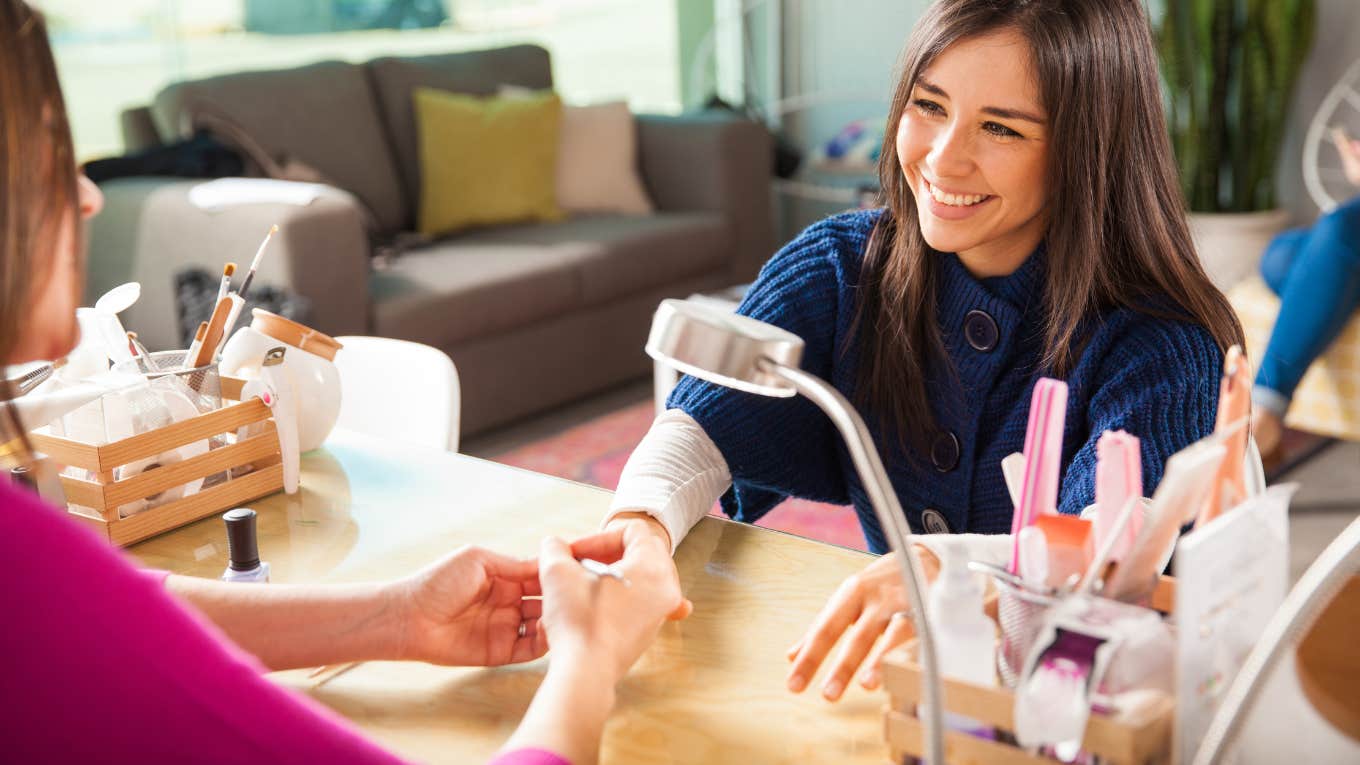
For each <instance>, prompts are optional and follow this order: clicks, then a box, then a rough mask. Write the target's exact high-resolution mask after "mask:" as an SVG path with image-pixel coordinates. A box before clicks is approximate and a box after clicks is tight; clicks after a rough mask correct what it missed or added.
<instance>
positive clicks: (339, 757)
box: [0, 478, 569, 765]
mask: <svg viewBox="0 0 1360 765" xmlns="http://www.w3.org/2000/svg"><path fill="white" fill-rule="evenodd" d="M0 561H3V566H4V568H3V571H5V572H7V573H6V577H7V581H3V582H0V656H3V657H4V659H3V665H2V666H3V668H2V669H0V709H2V710H3V712H0V747H3V751H4V755H3V757H2V758H0V759H4V760H6V761H13V762H100V763H122V762H128V763H133V762H135V763H149V762H195V763H232V764H233V765H242V764H244V765H249V763H266V762H268V763H317V762H344V763H397V762H401V760H400V759H399V758H398V757H396V756H395V755H393V754H392V753H390V752H388V751H386V750H384V749H382V748H381V747H379V746H378V745H377V744H375V743H373V742H372V741H369V740H368V739H366V738H364V737H363V735H361V734H360V733H359V732H358V731H357V730H355V729H354V727H353V726H351V725H350V724H349V723H348V722H347V721H346V720H344V719H343V718H342V717H340V716H339V715H337V714H336V713H334V712H332V711H331V710H330V709H327V708H326V707H324V706H322V705H321V704H319V703H317V702H315V701H313V700H312V699H310V698H308V697H306V696H304V695H301V694H298V693H293V692H291V691H289V690H286V689H284V688H281V687H280V686H277V685H275V684H273V683H271V682H269V681H268V680H267V679H265V678H264V677H263V672H264V667H263V666H261V664H260V663H259V662H258V661H257V660H256V659H255V658H254V657H253V656H250V655H249V654H247V653H245V652H244V651H242V650H241V649H240V648H238V647H236V646H235V645H234V644H233V643H232V642H231V641H230V640H229V639H227V637H226V636H225V635H223V634H222V633H221V632H220V631H218V630H217V628H216V627H214V626H213V625H212V624H210V623H208V621H207V620H206V619H204V618H202V617H200V616H198V615H196V614H195V613H194V612H193V611H192V610H190V609H189V608H186V607H185V606H183V605H182V604H180V602H179V601H177V600H175V599H174V598H172V597H170V596H169V595H168V594H167V593H166V592H165V590H164V588H163V584H164V579H165V576H166V574H164V573H161V574H159V575H158V576H156V575H147V572H141V571H139V570H138V569H136V568H135V567H134V566H133V565H132V564H131V563H130V562H129V559H128V558H127V557H125V556H124V555H123V554H122V553H121V552H120V551H117V550H114V549H113V548H111V547H110V546H109V545H108V543H107V542H104V541H102V540H100V539H99V538H98V537H96V536H95V535H94V534H93V533H91V532H90V531H89V530H88V529H85V528H83V527H81V526H79V525H78V524H77V523H75V522H74V521H72V520H71V519H69V518H67V517H66V513H65V512H63V511H62V510H58V509H55V508H52V507H49V506H48V505H46V504H44V503H42V502H41V501H40V500H38V499H37V498H36V497H34V496H33V495H31V494H29V493H27V492H26V491H24V490H23V489H21V488H19V487H17V486H14V485H13V484H11V483H10V482H9V481H8V480H5V479H3V478H0ZM493 762H494V763H495V765H569V763H567V761H566V760H565V759H563V758H562V757H559V756H558V755H556V754H553V753H552V752H546V751H542V750H528V749H525V750H518V751H514V752H507V753H504V754H502V755H500V756H499V757H497V758H496V759H495V760H494V761H493Z"/></svg>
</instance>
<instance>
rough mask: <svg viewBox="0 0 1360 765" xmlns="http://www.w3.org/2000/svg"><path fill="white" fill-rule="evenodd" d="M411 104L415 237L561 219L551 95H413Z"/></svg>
mask: <svg viewBox="0 0 1360 765" xmlns="http://www.w3.org/2000/svg"><path fill="white" fill-rule="evenodd" d="M414 99H415V112H416V131H417V138H418V142H419V148H420V173H421V194H420V207H419V214H418V216H417V228H418V230H419V231H420V233H422V234H426V235H437V234H445V233H450V232H452V231H456V230H459V229H463V228H468V227H471V226H482V225H494V224H500V223H516V222H523V221H552V220H559V219H561V217H562V212H561V210H560V209H559V208H558V206H557V192H556V186H555V181H556V174H557V152H558V140H559V131H560V128H561V120H562V102H561V100H560V99H559V98H558V97H557V95H556V94H554V93H544V94H540V95H536V96H531V97H527V98H510V99H507V98H483V97H477V96H467V95H460V94H456V93H449V92H446V91H441V90H435V89H432V88H417V89H416V91H415V95H414Z"/></svg>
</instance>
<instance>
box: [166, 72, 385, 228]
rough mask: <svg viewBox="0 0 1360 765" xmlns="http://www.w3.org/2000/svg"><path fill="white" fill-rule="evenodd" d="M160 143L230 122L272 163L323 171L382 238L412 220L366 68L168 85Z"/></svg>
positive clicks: (253, 74)
mask: <svg viewBox="0 0 1360 765" xmlns="http://www.w3.org/2000/svg"><path fill="white" fill-rule="evenodd" d="M151 112H152V118H153V119H154V121H155V123H156V129H157V131H158V132H159V133H160V134H161V135H162V136H169V137H177V138H187V137H188V136H189V135H190V134H191V133H192V132H193V125H194V123H193V117H194V115H195V114H196V113H201V112H206V113H208V114H210V115H211V116H213V117H217V118H225V119H227V120H229V121H230V122H231V123H232V124H234V125H236V126H237V127H238V128H240V129H241V130H242V131H243V132H244V133H245V134H246V135H248V136H250V138H251V139H252V140H254V141H255V142H257V143H258V144H259V145H260V147H261V148H262V149H264V150H265V151H267V152H269V153H270V154H271V155H274V156H275V157H278V156H285V155H286V156H288V157H291V158H295V159H297V160H299V161H301V162H304V163H306V164H308V165H310V166H312V167H313V168H315V169H317V170H319V171H320V172H321V173H322V174H323V175H324V176H325V177H326V178H327V179H328V180H330V181H332V182H334V183H335V184H336V185H337V186H339V187H340V188H342V189H345V190H346V191H349V192H351V193H352V194H354V195H355V196H357V197H358V198H359V199H360V200H361V201H363V203H364V205H365V206H366V207H367V208H368V209H369V210H370V211H371V212H372V213H373V216H374V218H375V220H376V223H377V224H378V227H379V228H380V229H381V230H382V231H384V232H392V231H396V230H398V229H399V228H400V227H401V226H402V225H403V223H404V222H405V221H406V220H407V219H408V218H409V217H410V211H409V209H408V208H407V205H406V202H405V198H404V196H403V192H402V187H401V183H400V181H399V180H398V176H397V171H396V167H395V165H394V160H393V157H392V153H391V150H390V149H389V147H388V145H387V138H386V135H385V134H384V132H383V127H382V123H381V121H380V119H379V116H378V107H377V102H376V101H375V99H374V96H373V91H372V89H371V87H370V86H369V83H368V80H367V77H366V75H365V73H364V69H363V68H362V67H361V66H358V65H356V64H347V63H343V62H339V61H326V62H322V63H319V64H312V65H310V66H303V67H298V68H296V69H284V70H277V71H265V72H241V73H237V74H228V75H223V76H221V77H210V78H208V79H204V80H196V81H191V82H182V83H177V84H174V85H171V86H169V87H167V88H165V89H164V90H162V91H161V92H160V93H159V94H157V95H156V99H155V101H154V103H153V104H152V107H151Z"/></svg>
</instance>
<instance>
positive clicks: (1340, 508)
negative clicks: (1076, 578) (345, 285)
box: [463, 380, 1360, 580]
mask: <svg viewBox="0 0 1360 765" xmlns="http://www.w3.org/2000/svg"><path fill="white" fill-rule="evenodd" d="M651 395H652V390H651V381H650V380H640V381H638V382H635V383H630V384H627V385H624V386H622V387H619V388H617V389H614V390H611V391H608V392H606V393H602V394H600V395H597V396H594V397H591V398H588V399H584V400H582V401H579V402H577V403H575V404H571V405H568V406H565V407H561V408H559V409H556V410H553V411H552V412H549V413H547V414H544V415H542V416H539V417H535V418H531V419H529V420H526V421H523V422H520V423H517V424H514V425H511V426H509V427H506V428H502V429H500V430H497V431H494V432H491V433H486V434H482V435H478V436H475V437H473V438H469V439H467V440H466V441H465V442H464V445H463V451H464V452H466V453H467V454H471V455H473V456H477V457H490V456H494V455H496V454H501V453H503V452H507V451H509V450H511V449H515V448H518V447H520V446H523V445H525V444H529V443H532V442H534V441H537V440H539V439H541V438H545V437H547V436H550V435H553V434H555V433H558V432H561V431H563V430H566V429H567V428H570V427H572V426H574V425H579V424H581V423H583V422H587V421H589V420H592V419H594V418H596V417H599V416H600V415H603V414H606V413H608V412H612V411H614V410H616V409H620V408H622V407H625V406H629V405H631V404H635V403H637V402H639V401H645V400H647V399H649V398H651ZM1284 480H1287V481H1297V482H1299V483H1300V484H1301V487H1300V489H1299V493H1298V494H1297V495H1295V497H1294V502H1293V505H1292V506H1291V510H1290V524H1289V536H1290V557H1289V560H1290V568H1291V573H1292V575H1293V578H1294V579H1295V580H1297V579H1298V577H1299V575H1300V574H1302V573H1303V571H1304V570H1305V569H1306V568H1308V565H1309V564H1310V563H1312V562H1313V560H1314V559H1315V558H1316V557H1317V556H1318V553H1320V552H1322V549H1323V548H1324V547H1326V546H1327V543H1328V542H1331V541H1332V539H1333V538H1335V537H1336V535H1337V533H1339V532H1340V531H1341V530H1342V529H1343V528H1345V527H1346V525H1347V524H1349V523H1350V522H1351V521H1352V520H1354V519H1355V517H1356V516H1357V515H1360V444H1356V443H1341V444H1337V445H1334V446H1332V447H1330V448H1329V449H1328V450H1327V451H1325V452H1323V453H1322V454H1321V455H1319V456H1318V457H1316V458H1315V459H1313V460H1312V461H1311V462H1309V463H1307V464H1306V465H1304V466H1303V467H1301V468H1299V469H1297V470H1295V471H1293V472H1292V473H1291V474H1289V475H1287V476H1285V477H1284Z"/></svg>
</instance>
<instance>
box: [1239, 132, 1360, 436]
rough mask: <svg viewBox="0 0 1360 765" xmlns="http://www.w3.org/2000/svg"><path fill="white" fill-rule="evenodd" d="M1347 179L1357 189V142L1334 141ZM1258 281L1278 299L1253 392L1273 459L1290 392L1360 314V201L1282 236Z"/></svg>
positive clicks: (1259, 432) (1255, 422) (1256, 424)
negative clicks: (1262, 279)
mask: <svg viewBox="0 0 1360 765" xmlns="http://www.w3.org/2000/svg"><path fill="white" fill-rule="evenodd" d="M1333 139H1334V140H1335V141H1336V150H1337V152H1339V153H1340V154H1341V160H1342V163H1343V167H1344V170H1345V173H1346V179H1347V180H1349V181H1350V182H1351V183H1353V184H1355V185H1356V186H1360V140H1356V139H1353V138H1351V137H1349V136H1347V135H1346V134H1345V132H1344V131H1342V130H1340V129H1338V130H1336V131H1335V132H1334V133H1333ZM1261 276H1262V277H1264V278H1265V280H1266V284H1268V285H1270V288H1271V289H1272V290H1274V291H1275V294H1276V295H1279V296H1280V312H1279V314H1278V315H1277V316H1276V317H1275V328H1274V329H1273V330H1271V333H1270V343H1269V344H1268V345H1267V346H1266V352H1265V353H1264V354H1263V355H1262V357H1261V360H1260V361H1261V364H1260V366H1259V367H1258V368H1257V370H1256V384H1255V385H1254V386H1252V390H1251V401H1252V405H1253V406H1252V421H1251V428H1252V433H1253V434H1254V435H1255V436H1256V444H1257V446H1259V447H1260V448H1261V453H1262V454H1264V455H1266V456H1270V455H1271V454H1272V453H1273V452H1275V451H1276V450H1277V448H1278V447H1279V444H1280V437H1281V436H1282V435H1283V434H1284V415H1285V412H1286V411H1288V410H1289V403H1290V401H1292V400H1293V398H1294V389H1295V388H1297V387H1298V386H1299V382H1300V381H1301V380H1302V379H1303V375H1304V373H1305V372H1307V371H1308V367H1309V366H1311V365H1312V363H1313V360H1314V359H1316V358H1317V357H1318V356H1320V355H1322V352H1323V351H1325V350H1326V349H1327V346H1329V345H1331V344H1332V341H1333V340H1336V338H1337V335H1339V334H1341V330H1343V329H1345V327H1346V323H1347V322H1349V321H1350V320H1351V318H1352V317H1353V316H1355V312H1356V310H1357V309H1360V196H1355V197H1352V198H1351V199H1350V200H1349V201H1347V202H1344V203H1342V204H1340V205H1337V207H1336V209H1335V210H1332V211H1331V212H1328V213H1326V214H1324V215H1323V216H1322V217H1321V218H1319V219H1318V221H1317V223H1314V224H1313V225H1312V226H1309V227H1307V228H1298V229H1294V230H1292V231H1286V232H1284V233H1283V234H1280V235H1279V236H1278V237H1276V238H1275V240H1274V241H1272V242H1271V243H1270V246H1269V247H1267V248H1266V251H1265V254H1264V255H1262V257H1261Z"/></svg>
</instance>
